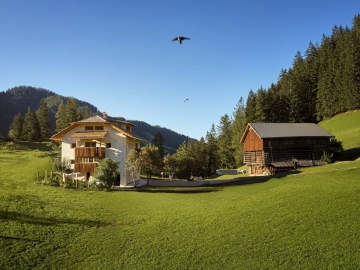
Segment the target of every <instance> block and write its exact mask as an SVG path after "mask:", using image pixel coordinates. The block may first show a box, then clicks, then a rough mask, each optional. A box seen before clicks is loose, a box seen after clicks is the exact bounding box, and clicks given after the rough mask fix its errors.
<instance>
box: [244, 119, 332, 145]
mask: <svg viewBox="0 0 360 270" xmlns="http://www.w3.org/2000/svg"><path fill="white" fill-rule="evenodd" d="M250 127H251V128H252V129H253V130H254V131H255V132H256V134H257V135H258V136H259V137H260V138H262V139H270V138H294V137H334V135H332V134H331V133H329V132H327V131H326V130H324V129H322V128H321V127H319V126H318V125H316V124H314V123H249V124H248V125H247V127H246V129H245V132H244V134H243V136H242V138H241V142H244V140H245V137H246V134H247V133H248V131H249V129H250Z"/></svg>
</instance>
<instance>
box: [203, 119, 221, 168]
mask: <svg viewBox="0 0 360 270" xmlns="http://www.w3.org/2000/svg"><path fill="white" fill-rule="evenodd" d="M205 141H206V145H207V149H206V153H207V157H206V160H207V162H208V163H207V166H206V174H207V175H212V174H214V173H215V172H216V169H218V168H219V165H218V164H219V157H218V149H219V148H218V145H217V134H216V130H215V125H214V124H212V126H211V130H210V131H209V132H207V133H206V137H205Z"/></svg>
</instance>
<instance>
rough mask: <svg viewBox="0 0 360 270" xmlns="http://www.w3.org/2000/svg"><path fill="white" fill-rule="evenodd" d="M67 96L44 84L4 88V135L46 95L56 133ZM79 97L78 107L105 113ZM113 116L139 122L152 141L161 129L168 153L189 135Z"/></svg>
mask: <svg viewBox="0 0 360 270" xmlns="http://www.w3.org/2000/svg"><path fill="white" fill-rule="evenodd" d="M67 98H69V97H66V96H62V95H59V94H57V93H55V92H53V91H50V90H47V89H44V88H39V87H38V88H37V87H32V86H15V87H13V88H9V89H8V90H6V91H2V92H0V135H3V136H7V134H8V132H9V128H10V125H11V123H12V121H13V119H14V117H15V115H17V114H18V113H19V112H20V113H21V115H22V117H23V118H24V117H25V115H26V113H27V110H28V107H29V106H30V108H31V109H32V110H37V109H38V108H39V104H40V101H41V100H42V99H45V100H46V103H47V105H48V108H49V113H50V122H51V132H52V134H54V130H55V123H56V122H55V120H56V119H55V114H56V112H57V109H58V106H59V104H60V102H61V100H64V101H65V100H66V99H67ZM74 98H75V97H74ZM75 100H76V102H77V104H78V108H87V109H88V110H89V111H90V112H91V114H93V115H95V114H98V115H102V113H101V112H100V111H99V110H98V108H97V107H96V106H94V105H93V104H91V103H89V102H86V101H82V100H79V99H77V98H75ZM112 117H113V118H117V119H119V120H125V121H129V122H131V123H133V124H135V127H134V128H133V132H134V133H135V134H137V135H138V136H140V137H142V138H144V139H146V140H147V141H149V142H151V141H152V139H153V137H154V134H155V133H156V132H161V134H162V136H163V140H164V148H165V153H166V154H167V153H169V154H172V153H174V152H175V151H176V149H177V148H178V147H179V146H180V144H181V143H182V142H183V141H185V140H187V139H188V138H189V137H188V136H186V135H183V134H179V133H177V132H175V131H173V130H170V129H168V128H165V127H160V126H159V125H155V126H153V125H150V124H148V123H146V122H144V121H141V120H127V119H125V118H124V117H121V116H116V117H114V116H112Z"/></svg>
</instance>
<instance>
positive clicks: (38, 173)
mask: <svg viewBox="0 0 360 270" xmlns="http://www.w3.org/2000/svg"><path fill="white" fill-rule="evenodd" d="M36 179H37V182H39V172H37V177H36Z"/></svg>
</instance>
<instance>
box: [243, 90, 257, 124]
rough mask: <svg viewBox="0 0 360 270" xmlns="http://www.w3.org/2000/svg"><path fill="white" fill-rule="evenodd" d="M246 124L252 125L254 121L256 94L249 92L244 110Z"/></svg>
mask: <svg viewBox="0 0 360 270" xmlns="http://www.w3.org/2000/svg"><path fill="white" fill-rule="evenodd" d="M245 116H246V122H248V123H253V122H255V120H256V94H255V93H254V92H253V91H252V90H250V91H249V94H248V97H247V100H246V109H245Z"/></svg>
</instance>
